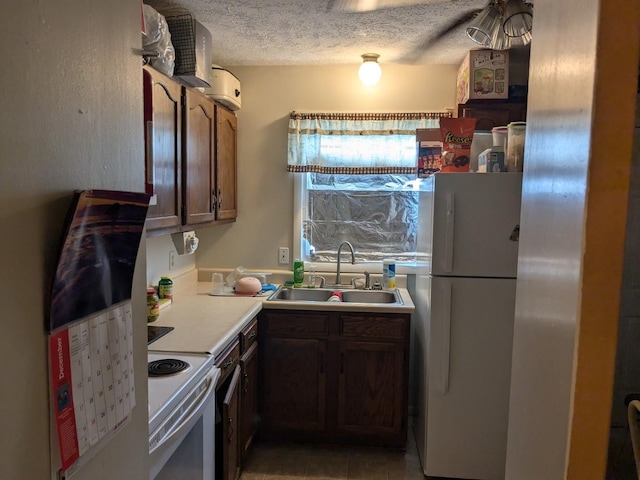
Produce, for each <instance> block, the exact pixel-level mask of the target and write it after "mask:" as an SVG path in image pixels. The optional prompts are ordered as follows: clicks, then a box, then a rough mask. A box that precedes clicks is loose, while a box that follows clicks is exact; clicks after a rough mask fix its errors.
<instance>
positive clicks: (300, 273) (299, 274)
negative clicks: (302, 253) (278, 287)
mask: <svg viewBox="0 0 640 480" xmlns="http://www.w3.org/2000/svg"><path fill="white" fill-rule="evenodd" d="M303 282H304V262H303V261H302V260H300V259H299V258H296V259H295V261H294V262H293V286H294V287H301V286H302V283H303Z"/></svg>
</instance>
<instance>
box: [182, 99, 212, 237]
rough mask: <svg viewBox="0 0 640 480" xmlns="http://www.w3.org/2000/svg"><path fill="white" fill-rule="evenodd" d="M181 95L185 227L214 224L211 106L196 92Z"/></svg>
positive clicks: (209, 102) (209, 100)
mask: <svg viewBox="0 0 640 480" xmlns="http://www.w3.org/2000/svg"><path fill="white" fill-rule="evenodd" d="M183 95H184V99H185V100H184V101H185V105H184V132H183V138H184V140H183V142H184V149H183V158H184V175H183V178H184V207H185V218H184V223H185V224H187V225H193V224H200V223H207V222H212V221H213V220H215V198H216V197H215V196H216V192H215V184H216V182H215V180H216V179H215V168H214V129H215V124H214V121H215V120H214V119H215V117H214V103H213V100H212V99H210V98H209V97H207V96H206V95H204V94H201V93H200V92H198V91H197V90H192V89H188V88H186V87H183Z"/></svg>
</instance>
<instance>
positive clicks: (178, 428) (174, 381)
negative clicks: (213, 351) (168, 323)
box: [148, 350, 220, 480]
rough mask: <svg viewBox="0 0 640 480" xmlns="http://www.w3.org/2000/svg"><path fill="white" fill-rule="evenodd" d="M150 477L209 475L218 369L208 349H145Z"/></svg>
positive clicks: (211, 466) (206, 476)
mask: <svg viewBox="0 0 640 480" xmlns="http://www.w3.org/2000/svg"><path fill="white" fill-rule="evenodd" d="M148 361H149V383H148V388H149V455H150V463H151V468H150V474H149V478H150V479H158V480H159V479H161V478H175V476H174V472H177V471H181V470H184V467H185V465H189V467H190V469H193V466H194V465H195V466H197V467H198V468H197V469H198V471H199V473H198V475H196V476H194V478H197V479H198V480H200V479H213V475H214V474H213V470H214V468H213V458H214V455H213V453H214V430H215V386H216V382H217V381H218V378H219V376H220V370H219V369H218V368H217V367H215V366H214V357H213V356H212V355H207V354H191V353H178V352H157V351H152V350H150V351H149V352H148Z"/></svg>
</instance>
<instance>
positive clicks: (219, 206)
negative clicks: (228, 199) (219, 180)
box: [218, 187, 222, 210]
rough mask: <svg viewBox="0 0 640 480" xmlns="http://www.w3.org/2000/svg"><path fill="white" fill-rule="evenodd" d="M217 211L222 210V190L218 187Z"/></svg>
mask: <svg viewBox="0 0 640 480" xmlns="http://www.w3.org/2000/svg"><path fill="white" fill-rule="evenodd" d="M218 210H222V190H220V187H218Z"/></svg>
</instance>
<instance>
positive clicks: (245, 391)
mask: <svg viewBox="0 0 640 480" xmlns="http://www.w3.org/2000/svg"><path fill="white" fill-rule="evenodd" d="M242 391H243V392H244V393H247V392H248V391H249V375H248V374H246V373H245V374H244V387H243V388H242Z"/></svg>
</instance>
